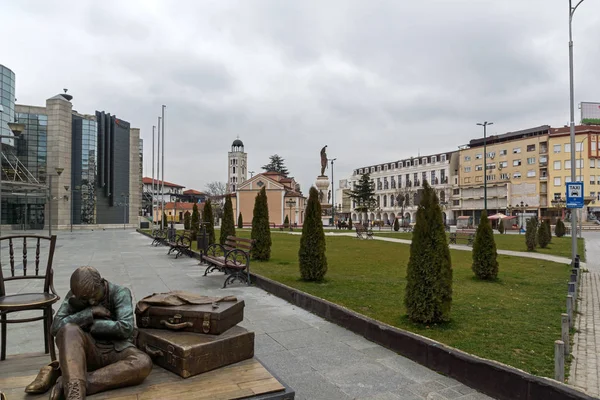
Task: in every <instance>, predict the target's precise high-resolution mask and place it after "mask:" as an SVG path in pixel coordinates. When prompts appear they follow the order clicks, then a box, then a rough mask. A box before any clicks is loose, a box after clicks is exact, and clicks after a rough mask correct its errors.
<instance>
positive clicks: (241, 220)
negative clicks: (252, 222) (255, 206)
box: [238, 213, 244, 229]
mask: <svg viewBox="0 0 600 400" xmlns="http://www.w3.org/2000/svg"><path fill="white" fill-rule="evenodd" d="M243 227H244V218H242V213H240V215H239V216H238V229H242V228H243Z"/></svg>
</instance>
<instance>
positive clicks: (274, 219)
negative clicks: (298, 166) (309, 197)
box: [231, 171, 306, 225]
mask: <svg viewBox="0 0 600 400" xmlns="http://www.w3.org/2000/svg"><path fill="white" fill-rule="evenodd" d="M263 187H265V188H266V192H267V202H268V205H269V222H270V223H271V224H273V225H282V224H283V223H284V221H285V217H286V216H287V217H288V219H289V221H290V223H292V224H297V225H302V224H303V223H304V210H305V208H306V198H305V197H304V196H303V195H302V192H300V191H298V190H297V188H298V187H297V184H296V181H295V180H294V178H290V177H286V176H284V175H282V174H280V173H278V172H274V171H269V172H264V173H261V174H258V175H254V176H253V177H252V178H250V179H248V180H246V181H244V182H242V183H241V184H239V185H237V187H236V191H235V195H233V196H232V198H231V200H232V204H233V212H234V216H235V221H237V219H238V217H239V214H240V213H241V214H242V219H243V221H244V225H249V224H251V223H252V217H253V213H254V201H255V199H256V195H257V194H258V192H259V191H260V190H261V189H262V188H263Z"/></svg>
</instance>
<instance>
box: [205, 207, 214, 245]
mask: <svg viewBox="0 0 600 400" xmlns="http://www.w3.org/2000/svg"><path fill="white" fill-rule="evenodd" d="M202 222H204V223H206V236H208V244H209V245H211V244H213V243H215V219H214V218H213V213H212V204H211V201H210V199H208V200H206V203H204V210H202Z"/></svg>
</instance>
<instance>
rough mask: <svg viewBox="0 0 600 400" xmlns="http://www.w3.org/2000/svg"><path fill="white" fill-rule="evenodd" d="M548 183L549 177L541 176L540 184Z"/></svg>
mask: <svg viewBox="0 0 600 400" xmlns="http://www.w3.org/2000/svg"><path fill="white" fill-rule="evenodd" d="M547 181H548V175H540V182H547Z"/></svg>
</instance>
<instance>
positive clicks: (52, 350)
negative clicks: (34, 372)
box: [44, 307, 57, 361]
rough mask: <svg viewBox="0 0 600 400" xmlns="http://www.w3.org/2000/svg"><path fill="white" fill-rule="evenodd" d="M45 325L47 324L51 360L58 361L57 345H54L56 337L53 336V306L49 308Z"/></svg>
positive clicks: (47, 339)
mask: <svg viewBox="0 0 600 400" xmlns="http://www.w3.org/2000/svg"><path fill="white" fill-rule="evenodd" d="M44 326H46V330H47V335H46V341H47V343H48V345H49V347H50V360H51V361H56V360H57V358H56V347H55V346H54V338H53V337H52V307H49V308H48V311H47V316H46V319H45V320H44Z"/></svg>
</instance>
